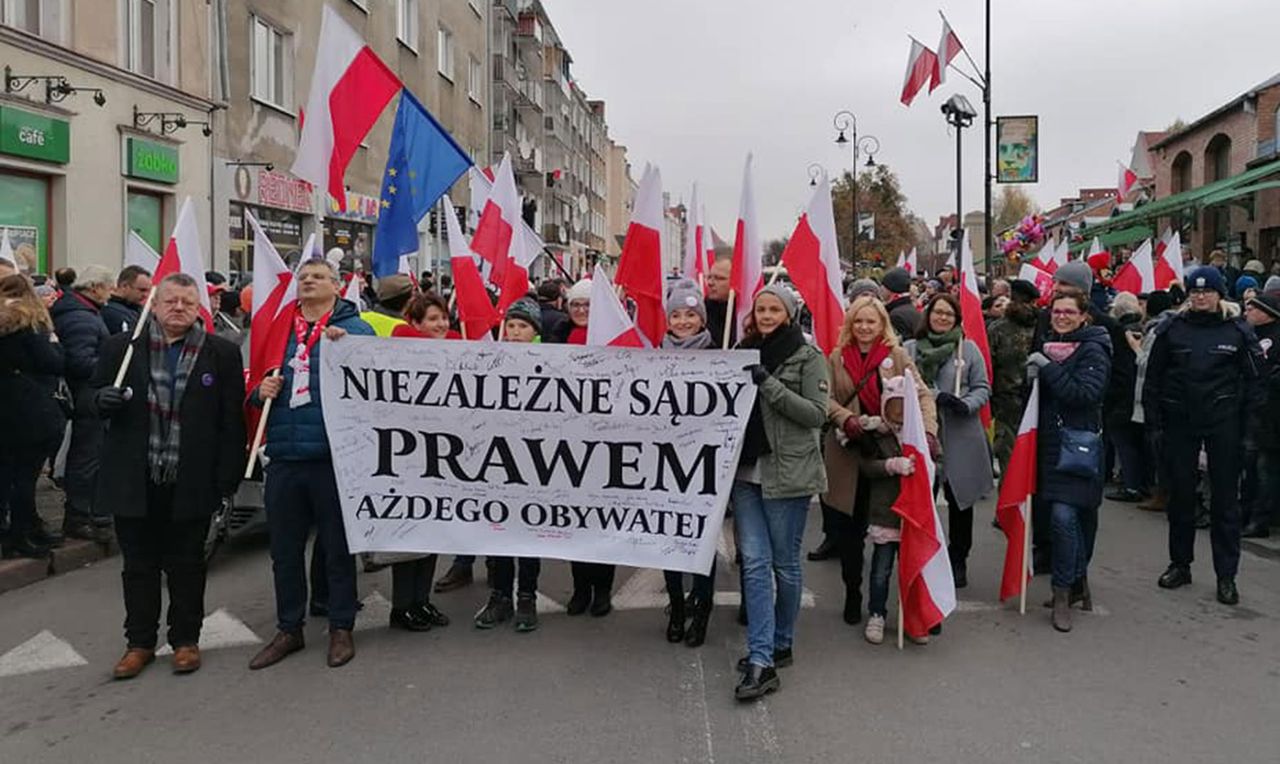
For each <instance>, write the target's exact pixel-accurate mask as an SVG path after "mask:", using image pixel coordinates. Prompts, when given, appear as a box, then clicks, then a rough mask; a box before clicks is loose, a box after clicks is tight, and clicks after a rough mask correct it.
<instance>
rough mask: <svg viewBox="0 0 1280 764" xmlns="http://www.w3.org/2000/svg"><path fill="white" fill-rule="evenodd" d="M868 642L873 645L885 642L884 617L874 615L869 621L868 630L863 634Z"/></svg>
mask: <svg viewBox="0 0 1280 764" xmlns="http://www.w3.org/2000/svg"><path fill="white" fill-rule="evenodd" d="M862 634H863V636H865V637H866V638H867V641H868V642H870V643H871V644H873V645H878V644H880V643H881V642H884V616H882V615H873V616H871V617H870V618H868V619H867V628H866V630H864V631H863V632H862Z"/></svg>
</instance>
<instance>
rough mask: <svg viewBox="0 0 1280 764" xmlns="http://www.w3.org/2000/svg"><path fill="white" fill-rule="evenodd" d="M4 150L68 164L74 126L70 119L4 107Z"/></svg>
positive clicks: (0, 125) (0, 117) (0, 141)
mask: <svg viewBox="0 0 1280 764" xmlns="http://www.w3.org/2000/svg"><path fill="white" fill-rule="evenodd" d="M0 153H3V154H12V155H14V156H20V157H26V158H28V159H39V160H41V161H44V162H57V163H58V164H66V163H67V162H69V161H70V160H71V125H70V123H68V122H67V121H66V120H63V119H55V118H53V117H46V116H44V115H42V114H33V113H32V112H29V111H23V110H22V109H15V108H13V107H12V106H0Z"/></svg>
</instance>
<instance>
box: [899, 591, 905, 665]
mask: <svg viewBox="0 0 1280 764" xmlns="http://www.w3.org/2000/svg"><path fill="white" fill-rule="evenodd" d="M902 622H903V618H902V588H901V587H899V588H898V649H899V650H901V649H902V642H903V640H902V637H903V632H904V627H903V623H902Z"/></svg>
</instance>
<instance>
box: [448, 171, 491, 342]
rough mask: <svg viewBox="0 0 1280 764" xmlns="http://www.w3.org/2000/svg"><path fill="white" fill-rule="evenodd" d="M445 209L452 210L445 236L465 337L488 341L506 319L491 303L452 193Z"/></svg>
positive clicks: (455, 298)
mask: <svg viewBox="0 0 1280 764" xmlns="http://www.w3.org/2000/svg"><path fill="white" fill-rule="evenodd" d="M444 206H445V210H447V211H448V214H446V215H445V216H444V222H445V233H446V234H447V235H448V237H449V265H450V267H451V269H452V270H453V297H454V304H455V305H456V306H457V308H458V324H459V325H460V326H461V327H462V338H463V339H467V340H477V339H486V338H488V337H489V336H490V334H489V332H490V331H491V330H492V329H493V327H495V326H497V325H498V322H500V321H501V320H502V316H501V315H499V313H498V311H497V309H496V308H494V307H493V302H491V301H490V300H489V292H488V290H487V289H485V288H484V279H483V278H481V276H480V268H479V266H478V265H477V264H476V257H475V254H474V253H472V251H471V249H470V247H468V246H467V239H466V237H465V236H463V234H462V226H461V225H459V224H458V216H457V215H454V214H452V211H453V200H451V199H450V198H449V195H448V194H445V196H444Z"/></svg>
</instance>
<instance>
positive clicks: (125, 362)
mask: <svg viewBox="0 0 1280 764" xmlns="http://www.w3.org/2000/svg"><path fill="white" fill-rule="evenodd" d="M155 299H156V287H154V286H153V287H151V291H149V292H147V301H146V302H144V303H143V304H142V313H141V314H140V315H139V316H138V323H136V324H134V325H133V335H132V336H131V337H130V338H129V344H128V345H127V346H125V349H124V358H123V359H122V360H121V361H120V370H119V371H117V372H116V381H115V382H114V383H113V384H112V385H111V386H112V387H119V386H120V385H121V384H123V383H124V375H125V372H127V371H128V370H129V362H130V361H132V360H133V343H135V342H137V341H138V337H140V336H142V327H144V326H146V324H147V318H148V317H149V316H150V315H151V303H153V302H155Z"/></svg>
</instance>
